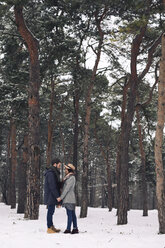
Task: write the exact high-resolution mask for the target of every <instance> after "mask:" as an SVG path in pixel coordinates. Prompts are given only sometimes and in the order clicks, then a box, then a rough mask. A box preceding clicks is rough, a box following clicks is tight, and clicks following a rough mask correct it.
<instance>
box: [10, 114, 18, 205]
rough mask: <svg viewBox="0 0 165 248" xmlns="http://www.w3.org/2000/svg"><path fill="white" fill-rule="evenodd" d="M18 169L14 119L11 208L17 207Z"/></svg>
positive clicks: (12, 126)
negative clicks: (16, 183)
mask: <svg viewBox="0 0 165 248" xmlns="http://www.w3.org/2000/svg"><path fill="white" fill-rule="evenodd" d="M16 167H17V151H16V124H15V120H14V118H12V120H11V202H10V205H11V208H15V207H16V188H15V176H16Z"/></svg>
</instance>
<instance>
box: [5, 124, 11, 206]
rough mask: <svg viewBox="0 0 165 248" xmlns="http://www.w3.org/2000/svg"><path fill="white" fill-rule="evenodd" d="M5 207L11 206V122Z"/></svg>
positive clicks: (8, 140) (8, 141)
mask: <svg viewBox="0 0 165 248" xmlns="http://www.w3.org/2000/svg"><path fill="white" fill-rule="evenodd" d="M6 160H7V175H8V176H7V189H6V195H7V205H10V204H11V120H10V129H9V133H8V139H7V159H6Z"/></svg>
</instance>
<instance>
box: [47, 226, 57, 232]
mask: <svg viewBox="0 0 165 248" xmlns="http://www.w3.org/2000/svg"><path fill="white" fill-rule="evenodd" d="M47 233H57V232H56V231H55V230H54V229H53V226H51V227H49V228H48V229H47Z"/></svg>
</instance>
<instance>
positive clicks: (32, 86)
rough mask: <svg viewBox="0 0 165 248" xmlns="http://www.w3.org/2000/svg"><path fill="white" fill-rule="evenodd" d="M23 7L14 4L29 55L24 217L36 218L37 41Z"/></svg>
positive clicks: (37, 189)
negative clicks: (25, 202) (25, 17)
mask: <svg viewBox="0 0 165 248" xmlns="http://www.w3.org/2000/svg"><path fill="white" fill-rule="evenodd" d="M22 10H23V7H22V6H18V5H17V6H15V7H14V11H15V19H16V24H17V26H18V31H19V33H20V35H21V36H22V38H23V39H24V41H25V43H26V45H27V48H28V51H29V55H30V79H29V88H28V92H29V96H28V108H29V117H28V126H29V135H28V152H29V163H28V169H27V207H26V213H25V217H26V218H29V219H38V215H39V197H40V147H39V137H40V133H39V123H40V119H39V87H40V69H39V59H38V41H37V40H36V38H35V37H34V36H33V34H32V33H31V32H30V31H29V29H28V28H27V27H26V25H25V22H24V18H23V14H22Z"/></svg>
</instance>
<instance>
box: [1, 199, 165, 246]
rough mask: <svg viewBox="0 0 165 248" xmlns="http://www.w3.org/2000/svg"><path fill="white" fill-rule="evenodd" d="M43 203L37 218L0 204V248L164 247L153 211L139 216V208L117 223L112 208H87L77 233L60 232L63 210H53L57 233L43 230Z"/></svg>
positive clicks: (164, 241)
mask: <svg viewBox="0 0 165 248" xmlns="http://www.w3.org/2000/svg"><path fill="white" fill-rule="evenodd" d="M46 213H47V210H46V206H44V205H41V206H40V215H39V220H25V219H24V215H23V214H17V213H16V209H10V206H6V205H5V204H3V203H0V247H1V248H46V247H48V248H58V247H59V248H165V235H164V234H163V235H162V234H161V235H159V234H158V230H159V225H158V216H157V215H158V214H157V210H150V211H149V216H147V217H143V216H142V210H130V211H129V212H128V224H127V225H117V224H116V223H117V217H116V210H115V209H113V211H112V212H108V210H107V209H106V208H104V209H102V208H89V209H88V217H87V218H83V219H82V218H81V219H80V218H79V213H80V208H79V207H77V208H76V213H77V217H78V227H79V230H80V233H79V234H74V235H72V234H64V233H63V231H64V230H65V228H66V213H65V209H64V208H60V209H56V210H55V214H54V224H55V226H56V227H57V228H60V229H61V232H60V233H55V234H47V233H46V229H47V228H46Z"/></svg>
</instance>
